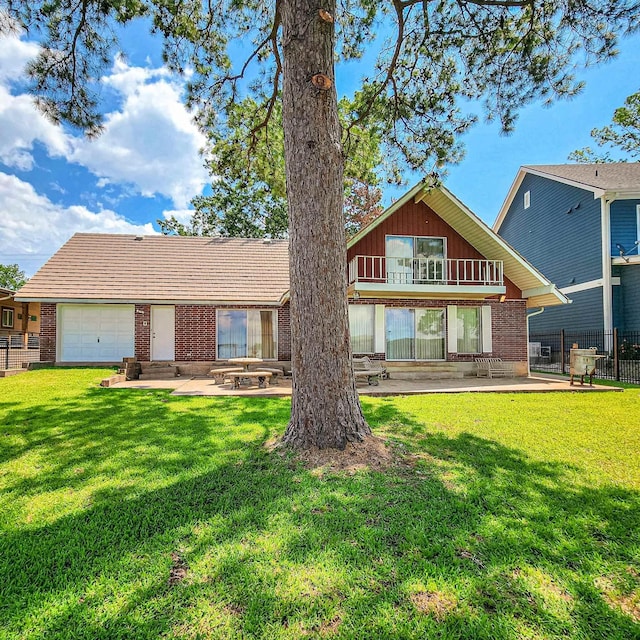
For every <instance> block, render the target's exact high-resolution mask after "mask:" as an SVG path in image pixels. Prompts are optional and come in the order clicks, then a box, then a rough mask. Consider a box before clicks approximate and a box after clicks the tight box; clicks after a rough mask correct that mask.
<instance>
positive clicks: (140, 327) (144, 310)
mask: <svg viewBox="0 0 640 640" xmlns="http://www.w3.org/2000/svg"><path fill="white" fill-rule="evenodd" d="M135 317H136V318H135V330H136V334H135V353H136V358H137V359H138V362H149V360H151V306H150V305H148V304H137V305H136V311H135Z"/></svg>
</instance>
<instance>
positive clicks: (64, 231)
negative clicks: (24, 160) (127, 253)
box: [0, 172, 156, 275]
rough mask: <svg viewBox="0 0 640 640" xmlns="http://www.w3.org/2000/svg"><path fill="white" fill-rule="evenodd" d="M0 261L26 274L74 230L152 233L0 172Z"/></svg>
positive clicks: (146, 227)
mask: <svg viewBox="0 0 640 640" xmlns="http://www.w3.org/2000/svg"><path fill="white" fill-rule="evenodd" d="M0 219H2V233H0V262H2V263H5V264H6V263H10V264H12V263H16V262H17V263H18V264H20V267H21V268H22V269H24V270H25V271H27V274H28V275H33V273H34V272H35V271H36V270H37V269H38V268H40V266H42V264H43V263H44V262H45V261H46V260H47V259H48V258H49V257H50V256H52V255H53V254H54V253H55V252H56V251H57V250H58V249H59V248H60V247H61V246H62V245H63V244H64V243H65V242H66V241H67V240H68V239H69V238H70V237H71V236H72V235H73V234H74V233H77V232H85V233H135V234H142V235H150V234H154V233H156V232H155V231H154V229H153V227H152V225H151V224H150V223H147V224H144V225H136V224H132V223H131V222H129V221H127V220H126V219H125V218H123V217H122V216H121V215H119V214H117V213H116V212H114V211H111V210H109V209H104V210H100V211H90V210H89V209H87V208H86V207H83V206H79V205H75V206H71V207H64V206H61V205H57V204H54V203H53V202H51V200H49V199H48V198H46V197H44V196H42V195H40V194H38V193H36V191H35V189H34V188H33V186H32V185H30V184H29V183H27V182H24V181H23V180H20V179H19V178H17V177H16V176H11V175H8V174H6V173H2V172H0Z"/></svg>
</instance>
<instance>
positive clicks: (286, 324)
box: [278, 302, 291, 361]
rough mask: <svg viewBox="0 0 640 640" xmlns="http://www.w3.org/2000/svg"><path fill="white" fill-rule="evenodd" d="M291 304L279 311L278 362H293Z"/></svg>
mask: <svg viewBox="0 0 640 640" xmlns="http://www.w3.org/2000/svg"><path fill="white" fill-rule="evenodd" d="M289 312H290V307H289V303H288V302H287V304H285V305H284V306H283V307H280V308H279V309H278V360H285V361H287V360H291V316H290V313H289Z"/></svg>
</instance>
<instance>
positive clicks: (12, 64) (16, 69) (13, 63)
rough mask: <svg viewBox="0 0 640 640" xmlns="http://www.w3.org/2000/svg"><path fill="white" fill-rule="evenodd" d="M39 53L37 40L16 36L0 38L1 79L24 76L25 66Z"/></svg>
mask: <svg viewBox="0 0 640 640" xmlns="http://www.w3.org/2000/svg"><path fill="white" fill-rule="evenodd" d="M37 53H38V45H37V44H36V43H35V42H25V41H24V40H20V38H17V37H15V36H3V37H2V38H0V81H2V82H6V81H7V80H18V79H20V78H22V77H23V76H24V68H25V66H26V65H27V63H28V62H29V61H30V60H31V59H32V58H35V57H36V55H37Z"/></svg>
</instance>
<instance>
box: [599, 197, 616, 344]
mask: <svg viewBox="0 0 640 640" xmlns="http://www.w3.org/2000/svg"><path fill="white" fill-rule="evenodd" d="M600 227H601V235H602V315H603V327H602V328H603V329H604V338H605V345H604V346H605V349H606V350H607V351H610V350H611V332H612V331H613V291H612V286H611V202H610V201H609V200H607V196H606V194H605V195H603V196H601V198H600Z"/></svg>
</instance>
